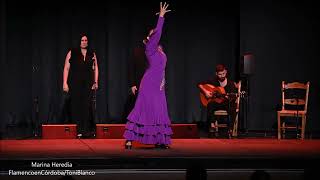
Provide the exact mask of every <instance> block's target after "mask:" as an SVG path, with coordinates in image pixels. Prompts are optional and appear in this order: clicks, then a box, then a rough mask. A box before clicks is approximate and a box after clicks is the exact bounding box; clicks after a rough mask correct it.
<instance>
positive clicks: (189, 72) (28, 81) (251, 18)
mask: <svg viewBox="0 0 320 180" xmlns="http://www.w3.org/2000/svg"><path fill="white" fill-rule="evenodd" d="M211 3H213V5H212V4H211ZM274 3H275V2H272V1H271V2H266V3H262V4H259V3H254V2H251V1H250V0H246V1H241V2H240V1H231V0H230V1H223V2H222V1H213V2H212V1H211V2H210V4H209V2H206V1H197V2H194V3H187V2H183V1H172V2H171V3H170V9H172V10H173V11H172V12H169V13H168V14H167V15H166V20H165V25H164V31H163V36H162V39H161V43H162V44H163V46H164V49H165V51H166V53H167V57H168V62H167V69H166V70H167V72H166V79H167V86H166V88H167V89H166V90H167V91H166V92H167V102H168V107H169V113H170V117H171V119H172V122H173V123H190V122H196V121H203V120H204V118H203V116H202V112H201V108H200V107H201V106H200V102H199V90H198V89H197V86H196V85H197V83H198V82H200V81H202V80H205V79H208V78H210V77H212V76H214V70H215V65H216V64H217V63H225V64H226V66H227V67H228V69H229V76H230V78H232V79H233V80H239V79H240V73H241V72H240V70H239V59H241V54H242V53H244V52H247V51H251V52H253V53H254V55H255V57H256V61H255V62H256V66H255V67H256V69H255V74H254V75H253V76H252V78H251V81H250V85H251V90H252V93H251V96H250V104H251V106H250V107H251V108H250V116H249V123H248V126H249V128H251V129H266V128H270V127H271V126H272V124H273V121H274V120H275V108H274V107H275V105H276V104H277V103H278V102H279V101H280V91H279V90H280V84H281V80H282V79H287V80H291V79H299V80H310V81H311V92H310V93H311V94H310V103H309V107H310V116H308V117H309V119H308V121H312V124H313V125H314V126H313V127H312V129H317V128H319V123H317V122H316V121H315V120H316V119H317V118H318V117H319V116H318V115H317V113H316V112H315V107H319V104H318V102H317V101H315V100H314V99H316V97H317V95H316V90H317V88H318V87H317V84H316V83H317V81H316V80H317V76H315V72H316V69H315V68H316V66H315V62H316V59H317V58H318V56H319V55H318V53H316V42H317V41H316V40H318V39H317V38H318V35H317V34H316V32H317V31H316V29H314V27H315V26H316V27H318V26H317V25H318V24H319V23H318V22H317V21H315V17H316V16H315V15H316V14H317V13H316V11H315V10H316V9H314V8H313V7H312V5H309V6H306V7H304V8H303V9H302V10H303V12H302V11H300V10H301V9H300V10H299V11H298V7H300V5H299V4H294V3H289V2H286V3H284V2H282V3H283V4H282V3H281V2H279V3H278V4H277V3H276V6H274V5H273V4H274ZM288 3H289V4H290V6H285V4H288ZM278 5H283V6H278ZM265 6H266V7H267V8H265ZM158 10H159V1H145V2H144V1H132V2H126V1H96V0H93V1H73V2H67V1H46V2H35V1H34V2H22V1H17V0H10V1H9V0H4V1H1V31H0V32H1V40H0V41H1V73H2V74H1V75H2V76H1V78H2V79H1V83H2V87H3V88H1V91H0V92H1V102H0V103H1V114H0V116H1V129H2V132H3V133H5V134H6V132H9V130H8V128H10V124H20V125H21V127H24V129H26V134H28V133H29V134H30V133H32V130H33V129H34V127H35V126H36V125H37V124H42V123H62V121H63V120H62V119H61V118H59V113H60V108H59V106H60V104H61V102H62V97H63V94H62V72H63V65H64V59H65V56H66V54H67V52H68V50H69V48H71V47H76V46H79V45H78V44H77V43H78V41H79V34H80V33H82V32H86V33H87V34H88V36H89V37H88V38H89V44H90V45H91V46H92V47H93V48H94V49H95V51H96V54H97V58H98V62H99V72H100V74H99V90H98V92H97V117H96V123H123V122H124V121H125V117H124V116H123V112H124V110H125V103H126V100H127V98H128V88H129V87H128V79H127V73H128V61H129V60H130V59H131V56H132V50H133V48H134V47H136V46H140V45H141V43H142V39H143V38H144V36H145V35H146V33H147V32H148V30H149V29H150V28H152V27H153V26H154V25H155V24H156V20H157V16H156V15H155V13H156V12H158ZM269 11H271V12H269ZM317 30H318V29H317ZM288 62H290V63H291V68H286V67H285V65H287V63H288ZM37 103H38V105H39V117H38V121H36V120H37V116H36V108H35V104H37ZM308 123H309V122H308ZM308 123H307V124H308ZM16 136H17V135H16Z"/></svg>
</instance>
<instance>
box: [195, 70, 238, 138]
mask: <svg viewBox="0 0 320 180" xmlns="http://www.w3.org/2000/svg"><path fill="white" fill-rule="evenodd" d="M198 87H199V88H200V91H201V93H202V94H203V95H204V96H205V97H206V98H207V100H209V101H208V104H207V123H208V128H209V129H210V126H211V123H212V122H214V119H215V117H214V111H217V110H226V111H227V112H228V114H229V115H230V116H229V117H230V118H227V126H228V130H229V131H228V135H229V137H230V136H231V132H232V128H233V126H232V125H233V122H234V120H235V117H236V96H235V94H236V93H237V87H236V85H235V83H234V81H232V80H229V79H228V78H227V69H226V67H225V66H224V65H223V64H218V65H217V66H216V77H215V78H214V79H210V80H207V81H204V82H201V83H199V84H198ZM206 87H211V90H209V88H206ZM214 89H223V90H224V91H225V92H223V93H221V94H220V93H217V92H219V91H214ZM220 92H221V91H220Z"/></svg>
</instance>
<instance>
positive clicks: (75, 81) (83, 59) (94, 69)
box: [63, 35, 99, 137]
mask: <svg viewBox="0 0 320 180" xmlns="http://www.w3.org/2000/svg"><path fill="white" fill-rule="evenodd" d="M98 76H99V71H98V63H97V57H96V54H95V53H94V51H93V50H92V49H90V48H88V37H87V36H86V35H81V42H80V47H78V48H72V49H71V50H70V51H69V52H68V54H67V56H66V59H65V65H64V70H63V91H65V92H68V93H69V94H70V98H71V102H70V105H71V107H70V109H71V120H72V122H75V123H77V126H78V127H77V128H78V136H79V137H81V136H87V135H89V133H91V132H92V130H93V128H94V127H93V125H94V123H93V112H92V104H91V102H92V93H93V91H95V90H97V89H98Z"/></svg>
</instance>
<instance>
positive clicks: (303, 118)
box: [301, 115, 307, 140]
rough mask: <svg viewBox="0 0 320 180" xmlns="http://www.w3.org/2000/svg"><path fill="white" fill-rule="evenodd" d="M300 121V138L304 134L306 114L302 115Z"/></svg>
mask: <svg viewBox="0 0 320 180" xmlns="http://www.w3.org/2000/svg"><path fill="white" fill-rule="evenodd" d="M301 118H302V122H301V139H302V140H303V139H304V134H305V128H306V119H307V117H306V115H303V116H302V117H301Z"/></svg>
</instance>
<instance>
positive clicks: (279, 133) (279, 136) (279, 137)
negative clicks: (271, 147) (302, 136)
mask: <svg viewBox="0 0 320 180" xmlns="http://www.w3.org/2000/svg"><path fill="white" fill-rule="evenodd" d="M280 118H281V117H280V114H279V113H278V115H277V119H278V139H281V132H280V131H281V128H280Z"/></svg>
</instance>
